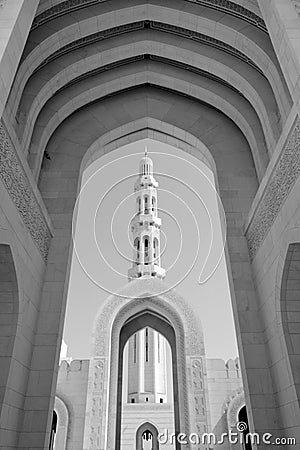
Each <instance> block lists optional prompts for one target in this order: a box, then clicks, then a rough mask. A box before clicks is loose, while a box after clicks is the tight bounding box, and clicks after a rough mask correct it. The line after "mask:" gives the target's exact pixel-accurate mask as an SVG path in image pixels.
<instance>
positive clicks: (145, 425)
mask: <svg viewBox="0 0 300 450" xmlns="http://www.w3.org/2000/svg"><path fill="white" fill-rule="evenodd" d="M145 431H150V433H151V434H152V437H153V446H152V450H159V444H158V430H157V428H156V426H155V425H153V424H152V423H151V422H145V423H142V424H141V425H140V426H139V428H138V429H137V430H136V450H142V447H141V440H142V435H143V433H145Z"/></svg>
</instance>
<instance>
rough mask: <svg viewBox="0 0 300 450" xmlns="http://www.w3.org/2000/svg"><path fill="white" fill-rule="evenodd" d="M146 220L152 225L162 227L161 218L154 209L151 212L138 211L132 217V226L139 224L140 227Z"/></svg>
mask: <svg viewBox="0 0 300 450" xmlns="http://www.w3.org/2000/svg"><path fill="white" fill-rule="evenodd" d="M146 222H147V223H148V224H149V225H151V226H156V227H158V228H160V227H161V219H160V218H159V217H157V216H155V215H154V213H153V212H152V211H151V212H150V213H149V214H144V213H138V214H137V215H136V216H134V218H133V219H132V221H131V226H132V227H134V226H137V225H139V226H140V227H142V226H143V225H144V224H145V223H146Z"/></svg>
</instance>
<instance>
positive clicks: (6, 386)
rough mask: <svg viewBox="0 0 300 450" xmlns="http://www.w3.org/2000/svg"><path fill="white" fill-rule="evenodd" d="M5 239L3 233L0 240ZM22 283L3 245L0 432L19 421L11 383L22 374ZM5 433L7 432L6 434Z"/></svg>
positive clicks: (0, 255)
mask: <svg viewBox="0 0 300 450" xmlns="http://www.w3.org/2000/svg"><path fill="white" fill-rule="evenodd" d="M3 237H5V235H4V236H3V230H1V233H0V238H3ZM19 296H20V292H19V283H18V279H17V268H16V265H15V258H14V255H13V248H12V246H11V244H10V243H8V242H5V243H4V242H3V241H2V243H1V244H0V305H1V309H0V318H1V324H2V325H1V336H0V344H1V345H0V367H1V384H0V388H1V389H0V422H1V430H2V427H3V430H4V429H6V430H9V429H13V427H14V425H15V421H16V420H17V417H16V412H15V411H14V406H13V405H14V404H15V401H14V399H15V392H14V388H15V389H16V386H15V385H14V383H8V380H9V379H10V378H11V377H12V373H16V372H19V369H20V368H19V367H18V361H16V360H15V358H14V353H15V345H16V339H17V335H18V321H19V310H20V300H19ZM3 433H4V431H3Z"/></svg>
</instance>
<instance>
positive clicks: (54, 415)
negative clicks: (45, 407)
mask: <svg viewBox="0 0 300 450" xmlns="http://www.w3.org/2000/svg"><path fill="white" fill-rule="evenodd" d="M56 432H57V412H56V411H55V410H54V411H53V413H52V423H51V430H50V443H49V450H53V449H54V442H55V437H56Z"/></svg>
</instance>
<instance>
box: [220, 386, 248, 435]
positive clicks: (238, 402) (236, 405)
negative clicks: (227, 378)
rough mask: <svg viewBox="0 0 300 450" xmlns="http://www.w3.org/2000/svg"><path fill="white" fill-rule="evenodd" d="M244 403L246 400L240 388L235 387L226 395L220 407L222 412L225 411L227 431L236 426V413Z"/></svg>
mask: <svg viewBox="0 0 300 450" xmlns="http://www.w3.org/2000/svg"><path fill="white" fill-rule="evenodd" d="M244 405H246V401H245V395H244V391H243V389H242V388H240V389H236V390H235V391H234V392H233V393H231V394H230V395H228V397H227V399H226V400H225V402H224V404H223V407H222V413H226V418H227V427H228V431H229V430H232V429H234V428H235V427H236V424H237V422H238V413H239V411H240V409H241V408H242V407H243V406H244Z"/></svg>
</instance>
